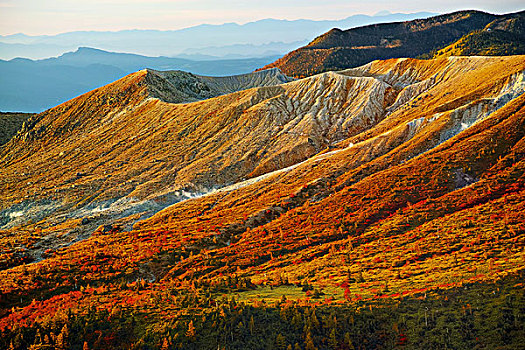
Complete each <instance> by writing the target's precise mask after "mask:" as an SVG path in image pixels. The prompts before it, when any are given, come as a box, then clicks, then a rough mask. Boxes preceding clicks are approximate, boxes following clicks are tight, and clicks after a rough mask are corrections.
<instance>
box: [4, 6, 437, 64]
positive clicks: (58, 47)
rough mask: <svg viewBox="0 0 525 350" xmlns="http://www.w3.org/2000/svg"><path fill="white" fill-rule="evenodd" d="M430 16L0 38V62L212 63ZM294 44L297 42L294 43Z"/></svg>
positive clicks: (272, 21) (267, 21)
mask: <svg viewBox="0 0 525 350" xmlns="http://www.w3.org/2000/svg"><path fill="white" fill-rule="evenodd" d="M433 15H435V13H430V12H418V13H379V14H376V15H374V16H369V15H353V16H349V17H347V18H344V19H341V20H321V21H314V20H307V19H299V20H292V21H290V20H284V19H272V18H267V19H262V20H258V21H255V22H248V23H245V24H237V23H224V24H219V25H212V24H202V25H197V26H193V27H189V28H183V29H179V30H122V31H116V32H108V31H105V32H104V31H79V32H68V33H61V34H57V35H41V36H31V35H25V34H21V33H20V34H14V35H5V36H1V35H0V58H1V59H13V58H16V57H26V58H32V59H43V58H47V57H51V56H58V55H60V54H62V53H64V52H68V51H74V50H76V49H77V48H79V47H85V46H89V47H96V48H98V49H102V50H105V51H117V52H128V53H135V54H140V55H145V56H169V57H173V56H175V55H181V54H182V55H187V54H189V55H191V56H190V57H185V58H192V59H195V58H196V57H199V59H200V58H202V56H203V55H204V56H215V57H214V58H213V59H215V60H217V59H227V58H230V59H239V58H245V57H246V56H248V57H249V58H253V57H266V56H272V55H282V54H284V53H286V52H288V51H290V50H293V49H295V48H297V47H300V46H301V45H304V43H303V44H300V43H302V42H305V41H306V42H309V41H310V40H312V39H313V38H315V37H316V36H318V35H319V34H320V33H324V32H326V31H327V30H329V29H330V28H334V27H340V28H352V27H356V26H362V25H366V24H372V23H386V22H392V21H406V20H411V19H415V18H426V17H430V16H433ZM299 42H300V43H299Z"/></svg>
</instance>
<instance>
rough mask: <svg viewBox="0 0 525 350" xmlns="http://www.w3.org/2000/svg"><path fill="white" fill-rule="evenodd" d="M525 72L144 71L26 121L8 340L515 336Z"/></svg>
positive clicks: (5, 311) (11, 230)
mask: <svg viewBox="0 0 525 350" xmlns="http://www.w3.org/2000/svg"><path fill="white" fill-rule="evenodd" d="M524 72H525V57H524V56H510V57H449V58H440V59H435V60H417V59H410V58H408V59H390V60H385V61H380V60H376V61H373V62H371V63H369V64H366V65H364V66H361V67H357V68H353V69H348V70H344V71H339V72H328V73H322V74H318V75H314V76H311V77H308V78H304V79H300V80H295V81H289V82H285V81H288V80H287V78H283V76H282V75H281V73H280V72H278V71H276V70H271V71H262V72H258V73H255V74H254V75H248V76H244V77H237V78H232V79H222V80H213V79H212V78H202V77H196V76H187V75H185V76H183V77H181V76H180V73H176V72H175V73H174V72H171V73H169V72H168V73H162V72H156V71H150V70H144V71H140V72H137V73H134V74H132V75H129V76H127V77H125V78H123V79H121V80H119V81H116V82H114V83H112V84H110V85H108V86H105V87H103V88H100V89H97V90H95V91H93V92H90V93H88V94H86V95H83V96H80V97H78V98H76V99H73V100H71V101H69V102H67V103H65V104H63V105H60V106H57V107H56V108H53V109H51V110H49V111H46V112H44V113H42V114H39V115H37V116H34V117H32V118H31V119H30V121H29V122H28V123H27V124H26V128H25V129H24V130H23V132H21V133H19V134H18V135H17V136H16V137H15V138H13V139H12V140H11V141H10V142H9V143H8V144H7V145H6V147H5V148H4V149H3V150H2V151H1V152H2V153H1V154H0V167H1V168H2V169H3V171H2V173H1V174H0V193H2V202H1V205H2V212H1V215H2V218H3V219H2V220H3V221H2V223H3V224H4V227H3V229H4V231H2V232H1V234H0V247H1V249H2V250H1V251H2V252H4V253H3V254H2V256H1V266H2V271H0V281H1V283H0V291H1V294H0V335H1V337H0V347H4V348H8V347H9V346H11V345H12V348H15V349H25V348H29V347H30V346H33V347H36V348H38V347H39V346H40V347H41V348H45V347H46V346H47V347H55V348H72V349H81V348H83V347H84V348H85V347H88V348H89V349H108V348H115V349H117V348H137V349H140V348H154V349H171V348H183V349H217V348H220V349H222V348H224V349H245V348H250V349H268V348H270V349H309V350H310V349H315V348H317V349H392V348H405V349H421V348H428V349H443V348H482V349H494V348H498V347H500V348H504V349H515V348H519V346H520V344H522V343H523V341H524V340H525V339H524V338H523V334H525V332H524V326H523V325H524V323H523V322H522V320H523V319H524V317H525V315H524V314H523V306H524V305H525V293H524V288H523V277H524V271H525V269H524V268H525V260H524V255H523V247H524V244H525V207H524V203H525V176H524V171H525V158H524V155H525V142H524V141H525V94H524V92H525V84H524V79H523V77H524ZM275 78H277V81H276V79H275ZM207 79H209V81H210V83H207V81H208V80H207ZM283 80H285V81H283ZM211 81H213V83H211ZM244 84H251V85H250V86H251V88H250V89H247V90H240V91H236V92H231V93H227V94H225V95H217V96H216V97H212V98H209V99H206V100H201V101H196V102H192V103H184V104H174V103H170V102H169V100H171V99H173V98H172V96H178V95H179V94H180V93H181V91H182V92H184V94H186V95H188V94H190V93H195V92H196V91H197V92H198V93H199V96H202V93H201V92H202V91H217V90H215V89H218V90H220V91H222V92H229V90H230V89H237V90H238V89H239V88H240V86H241V85H244ZM256 85H259V86H256ZM260 85H263V86H260ZM173 87H176V88H175V89H174V88H173ZM159 91H160V92H162V94H160V93H159ZM168 92H170V94H168ZM211 189H215V190H213V191H210V190H211ZM22 198H23V200H22ZM161 209H162V210H161ZM119 210H120V212H119ZM29 219H31V220H29ZM99 225H101V226H100V227H99ZM31 261H32V262H34V263H32V264H26V263H27V262H31Z"/></svg>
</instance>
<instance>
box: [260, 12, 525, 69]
mask: <svg viewBox="0 0 525 350" xmlns="http://www.w3.org/2000/svg"><path fill="white" fill-rule="evenodd" d="M522 17H523V13H522V12H520V13H518V14H508V15H499V16H498V15H492V14H489V13H484V12H479V11H460V12H454V13H450V14H444V15H439V16H435V17H430V18H426V19H416V20H412V21H406V22H397V23H386V24H376V25H368V26H364V27H358V28H352V29H348V30H340V29H337V28H335V29H332V30H330V31H329V32H327V33H325V34H323V35H321V36H319V37H317V38H316V39H314V40H313V41H312V42H311V43H310V44H308V45H306V46H304V47H302V48H299V49H297V50H295V51H292V52H290V53H288V54H287V55H285V56H284V57H282V58H280V59H278V60H277V61H275V62H274V63H271V64H269V65H267V66H265V67H264V68H263V69H268V68H273V67H277V68H279V69H280V70H281V71H283V72H284V73H285V74H287V75H289V76H295V77H304V76H308V75H312V74H317V73H320V72H325V71H330V70H341V69H346V68H352V67H357V66H360V65H363V64H366V63H368V62H370V61H373V60H376V59H388V58H397V57H418V56H421V55H425V54H429V53H431V52H433V51H435V50H439V49H442V48H444V47H446V46H447V45H451V44H453V43H454V42H456V41H458V40H461V39H462V38H463V37H464V36H465V35H468V34H470V33H472V32H474V31H479V30H483V29H484V28H485V27H487V26H489V28H490V24H491V23H493V22H494V28H495V29H496V28H498V29H499V30H505V29H503V28H505V26H499V27H498V25H497V23H506V21H508V20H509V19H512V21H518V22H519V23H521V21H522ZM519 26H522V25H521V24H519ZM508 27H509V26H508ZM508 27H506V28H507V29H508ZM511 38H515V35H512V36H511ZM464 42H465V40H464ZM506 42H507V45H510V46H511V47H510V48H509V47H507V48H506V49H504V50H503V51H501V50H499V51H497V52H503V53H505V52H507V54H510V52H517V53H518V52H520V51H519V50H520V49H519V46H520V45H521V44H520V43H521V41H520V40H518V41H511V40H510V38H508V39H507V40H506ZM509 50H510V51H509ZM480 52H481V51H480Z"/></svg>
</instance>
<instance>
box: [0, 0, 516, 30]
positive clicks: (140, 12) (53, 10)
mask: <svg viewBox="0 0 525 350" xmlns="http://www.w3.org/2000/svg"><path fill="white" fill-rule="evenodd" d="M523 4H524V3H523V0H500V1H495V0H461V1H458V0H434V1H433V0H429V1H421V0H417V1H411V0H410V1H409V0H389V1H385V0H366V1H363V0H357V1H356V0H263V1H259V0H0V34H2V35H5V34H14V33H20V32H23V33H26V34H32V35H39V34H56V33H61V32H68V31H75V30H121V29H134V28H136V29H163V30H166V29H180V28H183V27H188V26H192V25H197V24H201V23H213V24H220V23H225V22H237V23H246V22H250V21H254V20H257V19H262V18H279V19H298V18H310V19H340V18H345V17H348V16H350V15H354V14H359V13H362V14H374V13H376V12H379V11H383V10H387V11H390V12H405V13H410V12H419V11H429V12H439V13H445V12H451V11H455V10H462V9H478V10H485V11H489V12H493V13H504V12H511V11H518V10H522V9H524V8H525V6H524V5H523Z"/></svg>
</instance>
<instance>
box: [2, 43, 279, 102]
mask: <svg viewBox="0 0 525 350" xmlns="http://www.w3.org/2000/svg"><path fill="white" fill-rule="evenodd" d="M276 58H277V56H270V57H264V58H250V59H237V60H210V61H191V60H187V59H182V58H170V57H146V56H141V55H135V54H124V53H115V52H107V51H103V50H98V49H92V48H87V47H82V48H79V49H78V50H77V51H75V52H68V53H65V54H63V55H61V56H59V57H56V58H48V59H43V60H36V61H34V60H29V59H21V58H16V59H13V60H10V61H3V60H0V110H1V111H18V112H41V111H43V110H45V109H48V108H50V107H53V106H56V105H58V104H60V103H62V102H65V101H67V100H69V99H71V98H73V97H75V96H78V95H80V94H83V93H85V92H88V91H91V90H93V89H95V88H97V87H100V86H103V85H106V84H108V83H110V82H112V81H115V80H117V79H119V78H121V77H123V76H125V75H127V74H129V73H132V72H136V71H138V70H141V69H144V68H152V69H156V70H184V71H188V72H192V73H195V74H201V75H211V76H221V75H235V74H242V73H248V72H251V71H253V70H255V69H256V68H260V67H262V66H264V65H266V64H268V63H270V62H272V61H273V60H275V59H276Z"/></svg>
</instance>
